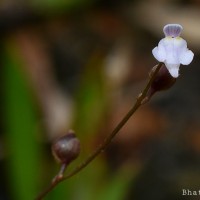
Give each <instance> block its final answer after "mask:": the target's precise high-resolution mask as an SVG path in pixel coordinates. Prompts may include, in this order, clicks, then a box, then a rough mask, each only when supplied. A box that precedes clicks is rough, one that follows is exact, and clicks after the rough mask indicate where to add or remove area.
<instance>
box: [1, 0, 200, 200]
mask: <svg viewBox="0 0 200 200" xmlns="http://www.w3.org/2000/svg"><path fill="white" fill-rule="evenodd" d="M199 19H200V2H199V1H198V0H170V1H169V0H162V1H158V0H142V1H140V0H132V1H131V0H93V1H92V0H43V1H39V0H29V1H23V0H9V1H8V0H1V2H0V44H1V48H0V52H1V53H0V65H1V68H0V70H1V71H0V81H1V85H0V94H1V96H2V98H1V99H0V102H1V104H0V111H1V118H0V177H1V179H0V200H32V199H34V198H35V197H36V195H37V194H38V193H39V192H41V191H42V190H43V189H44V188H45V187H46V186H47V185H48V184H49V183H50V181H51V179H52V178H53V177H54V175H55V174H56V173H57V171H58V170H59V164H57V163H56V162H55V161H54V159H53V157H52V154H51V143H52V141H54V140H55V138H57V137H59V136H61V135H63V134H65V133H67V131H68V130H69V129H73V130H75V132H76V134H77V137H78V138H79V139H80V141H81V155H80V157H79V158H78V159H77V160H76V161H74V162H73V163H72V164H71V165H70V166H69V169H68V170H69V171H70V170H72V169H73V168H74V167H75V166H76V165H77V164H79V163H80V162H81V161H83V160H84V159H85V158H86V157H87V156H88V155H89V154H90V153H91V152H92V151H93V150H94V149H95V148H96V147H97V146H98V144H99V143H101V141H102V140H103V139H104V137H105V136H106V135H107V134H108V133H109V132H110V131H111V130H112V129H113V127H114V126H115V125H116V124H117V123H118V122H119V120H120V119H121V118H122V117H123V115H124V114H125V113H126V112H127V111H128V110H129V108H130V107H131V106H132V104H133V102H134V101H135V98H136V97H137V94H138V93H139V92H140V91H141V90H142V88H143V87H144V85H145V82H146V80H147V78H148V72H149V70H150V69H151V68H152V67H153V66H154V65H155V64H156V63H157V62H156V60H155V59H154V58H153V56H152V53H151V50H152V49H153V48H154V47H155V46H156V45H157V43H158V41H159V40H160V39H161V38H162V37H163V33H162V28H163V26H164V25H165V24H167V23H180V24H181V25H182V26H183V27H184V31H183V38H184V39H186V40H187V42H188V47H189V48H190V49H191V50H193V52H194V53H195V58H194V61H193V62H192V64H191V65H190V66H186V67H184V66H182V67H181V75H180V77H179V79H178V80H177V82H176V84H175V85H174V87H173V88H171V89H170V90H169V91H165V92H162V93H159V94H157V95H156V96H155V97H154V98H153V99H152V101H151V102H150V103H149V104H148V105H145V106H144V107H142V108H141V109H139V110H138V111H137V113H136V114H135V115H134V117H132V118H131V119H130V121H129V122H128V123H127V124H126V126H125V127H124V128H123V129H122V130H121V131H120V133H119V135H118V136H117V137H116V138H115V139H114V141H113V142H112V144H110V146H109V147H108V149H107V150H106V151H105V152H104V153H103V154H101V155H100V156H99V157H98V158H97V159H96V160H95V161H93V162H92V163H91V164H90V165H89V166H88V167H87V168H85V169H84V170H83V171H81V172H80V173H79V174H77V175H76V176H74V177H72V178H71V179H69V180H67V181H65V182H63V183H61V184H60V185H59V186H58V187H56V188H55V190H53V191H52V192H51V193H49V194H48V195H47V197H46V198H45V199H47V200H55V199H56V200H58V199H59V200H64V199H68V200H94V199H95V200H146V199H148V200H169V199H171V200H177V199H184V198H185V199H190V200H191V199H198V197H196V196H192V197H191V196H190V197H185V196H182V189H190V190H199V189H200V122H199V121H200V92H199V91H200V78H199V74H200V68H199V64H200V57H199V46H200V25H199Z"/></svg>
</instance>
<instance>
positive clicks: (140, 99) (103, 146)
mask: <svg viewBox="0 0 200 200" xmlns="http://www.w3.org/2000/svg"><path fill="white" fill-rule="evenodd" d="M162 64H163V63H158V64H157V65H156V66H155V67H153V68H152V71H151V72H150V77H149V80H148V82H147V84H146V86H145V88H144V89H143V91H142V92H141V93H140V94H139V95H138V97H137V99H136V102H135V104H134V105H133V107H132V108H131V109H130V110H129V111H128V113H127V114H126V115H125V116H124V117H123V118H122V120H121V121H120V122H119V123H118V124H117V125H116V127H115V128H114V129H113V131H112V132H111V133H110V134H109V135H108V136H107V137H106V138H105V139H104V141H103V142H102V143H101V144H100V145H99V147H98V148H97V149H96V150H95V151H94V152H93V153H92V154H91V155H89V156H88V158H86V159H85V161H83V162H82V163H81V164H80V165H78V166H77V167H76V168H75V169H74V170H72V171H71V172H70V173H69V174H67V175H66V176H60V178H58V179H56V181H53V182H52V183H51V184H50V185H49V187H48V188H46V190H44V191H43V192H41V194H39V195H38V197H36V198H35V200H41V199H43V198H44V197H45V196H46V195H47V194H48V193H49V192H50V191H52V190H53V189H54V188H55V187H56V186H57V185H58V184H59V183H60V182H62V181H64V180H66V179H68V178H70V177H72V176H74V175H76V174H77V173H79V172H80V171H81V170H83V169H84V168H85V167H86V166H87V165H88V164H90V163H91V162H92V161H93V160H94V159H95V158H96V157H97V156H98V155H99V154H100V153H102V152H103V151H104V150H105V149H106V147H107V146H108V145H109V144H110V143H111V141H112V140H113V138H114V137H115V136H116V134H117V133H118V132H119V131H120V130H121V129H122V127H123V126H124V125H125V124H126V123H127V121H128V120H129V119H130V117H131V116H132V115H133V114H134V113H135V111H136V110H137V109H138V108H139V107H140V106H141V105H142V104H144V103H146V101H144V100H145V97H146V95H147V92H148V90H149V88H150V87H151V84H152V82H153V80H154V78H155V76H156V74H157V73H158V71H159V69H160V68H161V66H162ZM56 177H57V176H56Z"/></svg>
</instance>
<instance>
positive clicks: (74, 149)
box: [52, 130, 80, 164]
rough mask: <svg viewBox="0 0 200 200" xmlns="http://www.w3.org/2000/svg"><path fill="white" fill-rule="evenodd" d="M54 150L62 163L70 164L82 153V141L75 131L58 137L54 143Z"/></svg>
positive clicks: (54, 153)
mask: <svg viewBox="0 0 200 200" xmlns="http://www.w3.org/2000/svg"><path fill="white" fill-rule="evenodd" d="M52 152H53V155H54V157H55V158H56V160H58V161H59V162H60V163H62V164H63V163H64V164H69V163H70V162H71V161H73V160H74V159H76V158H77V157H78V155H79V153H80V142H79V139H77V137H76V136H75V134H74V132H73V131H71V130H70V131H69V132H68V133H67V134H66V135H64V136H62V137H60V138H58V139H57V140H56V141H55V142H54V143H53V144H52Z"/></svg>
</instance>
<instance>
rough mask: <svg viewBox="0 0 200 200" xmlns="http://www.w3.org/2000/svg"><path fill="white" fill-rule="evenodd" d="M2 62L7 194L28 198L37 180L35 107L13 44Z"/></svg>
mask: <svg viewBox="0 0 200 200" xmlns="http://www.w3.org/2000/svg"><path fill="white" fill-rule="evenodd" d="M10 47H11V48H10ZM3 62H4V63H3V64H4V65H3V66H4V68H3V74H4V76H3V77H4V84H3V85H4V97H5V98H4V102H5V122H6V125H5V126H6V127H5V129H6V140H7V151H8V155H9V158H8V168H7V169H8V176H9V181H10V190H11V191H12V192H10V193H11V196H12V198H13V199H17V200H18V199H19V200H29V199H33V198H34V196H35V194H36V186H37V180H39V179H38V174H39V170H38V166H39V158H38V146H37V143H36V138H35V136H36V135H35V133H36V110H35V107H34V105H33V98H32V94H31V92H30V89H29V88H28V87H27V85H28V84H27V82H26V78H25V74H23V73H22V72H23V71H22V70H21V69H22V68H21V67H20V66H21V63H20V61H19V58H18V57H17V56H16V55H15V51H13V48H12V46H9V48H8V49H7V50H6V53H5V55H4V61H3Z"/></svg>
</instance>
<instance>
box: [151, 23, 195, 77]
mask: <svg viewBox="0 0 200 200" xmlns="http://www.w3.org/2000/svg"><path fill="white" fill-rule="evenodd" d="M182 30H183V28H182V26H181V25H179V24H167V25H166V26H164V28H163V32H164V34H165V38H163V39H161V40H160V42H159V43H158V46H157V47H155V48H154V49H153V50H152V53H153V56H154V57H155V58H156V59H157V60H158V61H159V62H163V63H165V66H166V67H167V69H168V71H169V73H170V74H171V76H173V77H174V78H177V77H178V75H179V67H180V64H183V65H189V64H190V63H191V62H192V60H193V57H194V53H193V52H192V51H191V50H189V49H188V48H187V42H186V41H185V40H184V39H183V38H181V37H180V34H181V31H182Z"/></svg>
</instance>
